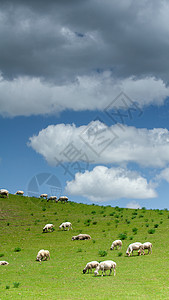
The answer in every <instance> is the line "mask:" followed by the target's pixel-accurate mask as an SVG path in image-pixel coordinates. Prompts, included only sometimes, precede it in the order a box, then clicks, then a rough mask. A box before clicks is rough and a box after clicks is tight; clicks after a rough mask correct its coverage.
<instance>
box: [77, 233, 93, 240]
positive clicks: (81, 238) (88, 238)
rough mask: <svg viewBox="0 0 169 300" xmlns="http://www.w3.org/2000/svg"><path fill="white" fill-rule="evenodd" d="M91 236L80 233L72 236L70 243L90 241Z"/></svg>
mask: <svg viewBox="0 0 169 300" xmlns="http://www.w3.org/2000/svg"><path fill="white" fill-rule="evenodd" d="M90 239H91V236H90V235H89V234H85V233H81V234H78V235H75V236H72V241H74V240H90Z"/></svg>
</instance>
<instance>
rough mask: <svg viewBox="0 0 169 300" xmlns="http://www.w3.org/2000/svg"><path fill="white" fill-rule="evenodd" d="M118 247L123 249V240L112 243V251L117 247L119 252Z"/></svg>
mask: <svg viewBox="0 0 169 300" xmlns="http://www.w3.org/2000/svg"><path fill="white" fill-rule="evenodd" d="M117 246H119V249H121V247H122V241H121V240H115V241H114V242H113V243H112V245H111V248H110V250H113V249H114V247H115V249H116V250H117Z"/></svg>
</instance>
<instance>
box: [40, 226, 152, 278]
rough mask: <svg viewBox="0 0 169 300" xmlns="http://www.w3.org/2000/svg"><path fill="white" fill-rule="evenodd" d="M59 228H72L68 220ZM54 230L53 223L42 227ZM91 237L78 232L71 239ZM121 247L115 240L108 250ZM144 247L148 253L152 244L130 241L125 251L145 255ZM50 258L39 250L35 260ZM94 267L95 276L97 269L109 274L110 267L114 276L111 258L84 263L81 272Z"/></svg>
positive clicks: (97, 272)
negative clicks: (135, 251)
mask: <svg viewBox="0 0 169 300" xmlns="http://www.w3.org/2000/svg"><path fill="white" fill-rule="evenodd" d="M59 229H63V230H66V229H68V230H69V229H73V228H72V224H71V223H70V222H63V223H62V224H61V225H60V226H59ZM53 230H54V225H53V224H46V225H45V226H44V228H43V232H51V231H53ZM89 239H91V236H90V235H89V234H82V233H81V234H78V235H77V236H72V241H74V240H89ZM121 247H122V241H121V240H115V241H113V243H112V245H111V247H110V250H113V249H121ZM145 249H147V250H148V254H149V253H152V244H151V243H150V242H146V243H143V244H142V243H140V242H135V243H132V244H130V245H129V246H128V248H127V251H126V255H128V256H130V255H133V251H134V250H137V251H138V255H141V254H142V253H143V255H145V251H144V250H145ZM48 258H49V259H50V253H49V251H48V250H44V249H42V250H40V251H39V252H38V254H37V257H36V260H37V261H40V262H41V261H42V260H47V259H48ZM92 269H95V271H94V274H95V276H96V275H98V274H99V270H101V271H102V276H103V273H105V275H106V271H107V270H109V271H110V273H109V275H111V273H112V269H113V272H114V276H115V275H116V263H115V262H114V261H112V260H106V261H102V262H100V263H99V262H98V261H90V262H88V263H87V264H86V266H85V268H84V269H83V273H84V274H85V273H86V271H88V273H89V270H91V272H92Z"/></svg>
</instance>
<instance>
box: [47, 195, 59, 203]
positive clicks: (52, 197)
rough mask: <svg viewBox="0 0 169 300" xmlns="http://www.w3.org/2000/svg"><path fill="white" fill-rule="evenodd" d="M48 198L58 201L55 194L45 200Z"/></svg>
mask: <svg viewBox="0 0 169 300" xmlns="http://www.w3.org/2000/svg"><path fill="white" fill-rule="evenodd" d="M49 200H51V201H53V200H54V201H55V202H58V200H57V197H56V196H50V197H49V198H48V199H47V202H48V201H49Z"/></svg>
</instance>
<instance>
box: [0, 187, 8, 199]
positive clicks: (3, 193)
mask: <svg viewBox="0 0 169 300" xmlns="http://www.w3.org/2000/svg"><path fill="white" fill-rule="evenodd" d="M0 196H2V197H4V196H6V197H7V198H8V197H9V192H8V191H7V190H5V189H1V190H0Z"/></svg>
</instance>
